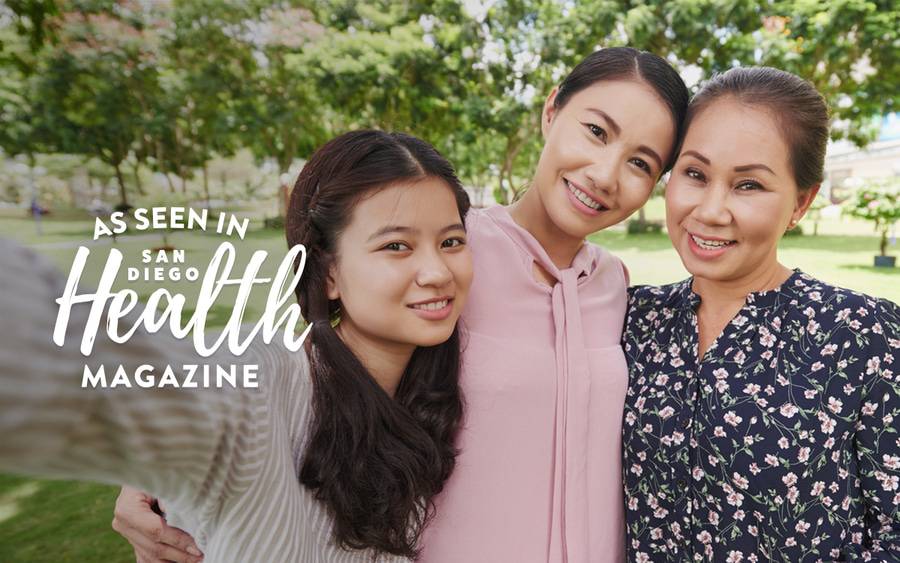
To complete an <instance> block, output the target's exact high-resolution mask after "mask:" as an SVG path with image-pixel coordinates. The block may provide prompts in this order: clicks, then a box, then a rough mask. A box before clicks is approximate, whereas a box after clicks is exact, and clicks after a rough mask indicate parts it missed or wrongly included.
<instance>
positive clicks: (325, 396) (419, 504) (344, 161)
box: [286, 130, 469, 557]
mask: <svg viewBox="0 0 900 563" xmlns="http://www.w3.org/2000/svg"><path fill="white" fill-rule="evenodd" d="M425 178H437V179H440V180H442V181H443V182H444V183H445V184H446V185H447V188H448V189H450V190H451V191H452V192H453V194H454V196H455V199H456V204H457V209H458V211H459V215H460V218H461V219H463V220H464V219H465V216H466V213H467V212H468V210H469V198H468V195H467V194H466V192H465V190H464V189H463V187H462V184H461V183H460V181H459V180H458V178H457V177H456V174H455V172H454V171H453V167H452V166H451V165H450V163H449V162H448V161H447V160H446V159H445V158H444V157H442V156H441V155H440V154H439V153H438V152H437V150H435V149H434V147H432V146H431V145H429V144H428V143H426V142H425V141H422V140H420V139H417V138H415V137H412V136H410V135H405V134H402V133H387V132H384V131H376V130H362V131H353V132H350V133H346V134H344V135H340V136H338V137H336V138H335V139H332V140H331V141H329V142H328V143H326V144H325V145H323V146H322V147H321V148H319V150H317V151H316V152H315V153H314V154H313V155H312V157H310V159H309V161H308V162H307V163H306V165H305V166H304V168H303V170H302V171H301V172H300V175H299V177H298V178H297V182H296V184H295V185H294V189H293V192H292V193H291V197H290V203H289V206H288V210H287V218H286V232H287V241H288V244H289V245H290V246H294V245H296V244H303V245H305V247H306V250H307V259H306V263H305V267H304V271H303V275H302V276H301V279H300V283H299V285H298V287H297V290H296V293H297V298H298V301H299V303H300V306H301V309H302V310H303V311H304V315H305V318H306V320H307V322H309V323H311V324H312V329H311V345H310V347H309V348H310V352H311V353H310V363H311V368H312V379H313V415H312V416H313V419H312V421H311V425H310V436H309V441H308V445H307V448H306V451H305V453H304V460H303V466H302V469H301V473H300V481H301V482H302V483H303V485H304V486H306V487H307V488H309V489H310V490H311V491H313V492H314V494H315V497H316V499H317V500H319V501H320V502H322V503H324V504H325V506H326V507H327V508H328V510H329V512H330V514H331V515H332V516H333V518H334V539H335V541H336V543H337V544H338V545H341V546H343V547H345V548H350V549H372V550H374V553H375V554H381V553H388V554H392V555H399V556H405V557H415V556H416V555H417V553H418V543H419V538H420V536H421V533H422V531H423V530H424V528H425V526H426V525H427V523H428V521H429V520H430V518H431V516H432V515H433V512H434V509H433V498H434V496H435V495H436V494H437V493H439V492H440V491H441V490H442V488H443V486H444V482H445V481H446V480H447V478H448V477H449V476H450V473H451V471H452V470H453V466H454V463H455V459H456V453H457V452H456V448H455V445H454V442H455V437H456V434H457V430H458V428H459V425H460V420H461V417H462V413H463V400H462V395H461V393H460V390H459V369H460V334H459V328H456V329H454V331H453V333H452V335H451V336H450V338H449V339H448V340H447V341H446V342H444V343H442V344H438V345H436V346H430V347H421V346H420V347H418V348H416V350H415V351H414V352H413V355H412V357H411V359H410V361H409V364H408V365H407V367H406V370H405V371H404V373H403V376H402V379H401V381H400V384H399V386H398V388H397V391H396V394H395V396H394V398H393V399H392V398H391V397H390V396H388V394H387V393H386V392H385V391H384V390H383V389H382V388H381V387H380V386H379V385H378V383H377V382H376V381H375V380H374V378H373V377H372V376H371V374H370V373H369V372H368V370H367V369H366V368H365V367H364V366H363V364H362V363H361V362H360V360H359V359H358V358H357V357H356V356H355V355H354V354H353V353H352V351H351V350H350V349H349V348H348V347H347V346H346V344H344V342H343V341H342V340H341V338H340V337H339V336H338V334H337V332H336V331H335V329H334V327H332V323H331V318H332V316H333V315H334V314H335V313H336V312H337V311H339V309H340V303H339V302H338V301H337V300H329V299H328V296H327V293H326V291H327V290H326V287H327V278H328V274H329V269H330V268H331V266H332V264H333V263H334V260H335V257H336V252H337V241H338V239H339V237H340V235H341V232H342V231H343V229H344V228H345V227H346V226H347V224H348V223H349V221H350V219H351V216H352V213H353V208H354V206H355V205H356V203H357V202H358V201H359V200H360V199H361V198H362V197H364V196H365V195H366V194H369V193H371V192H372V191H373V190H378V189H380V188H386V187H388V186H390V185H392V184H396V183H398V182H404V183H409V185H410V188H409V189H415V182H416V181H417V180H422V179H425Z"/></svg>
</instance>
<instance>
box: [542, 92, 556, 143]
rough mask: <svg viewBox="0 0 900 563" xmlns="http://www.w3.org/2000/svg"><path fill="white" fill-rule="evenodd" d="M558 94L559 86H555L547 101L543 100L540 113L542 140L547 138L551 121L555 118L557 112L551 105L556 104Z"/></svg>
mask: <svg viewBox="0 0 900 563" xmlns="http://www.w3.org/2000/svg"><path fill="white" fill-rule="evenodd" d="M558 93H559V86H555V87H554V88H553V90H551V91H550V95H549V96H547V99H546V100H544V109H543V111H541V133H542V134H543V135H544V138H545V139H546V138H547V132H548V131H550V124H551V123H553V119H554V118H555V117H556V112H557V111H558V110H557V109H556V107H555V106H554V105H553V104H554V103H555V102H556V94H558Z"/></svg>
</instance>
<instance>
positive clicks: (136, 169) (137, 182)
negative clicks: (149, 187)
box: [131, 161, 147, 195]
mask: <svg viewBox="0 0 900 563" xmlns="http://www.w3.org/2000/svg"><path fill="white" fill-rule="evenodd" d="M140 168H141V163H140V162H138V161H135V162H134V165H133V166H132V167H131V173H132V175H133V176H134V187H135V188H137V191H138V193H139V194H140V195H147V192H145V191H144V185H143V184H142V183H141V172H140Z"/></svg>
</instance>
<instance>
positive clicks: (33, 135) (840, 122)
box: [0, 0, 900, 202]
mask: <svg viewBox="0 0 900 563" xmlns="http://www.w3.org/2000/svg"><path fill="white" fill-rule="evenodd" d="M8 4H9V10H10V11H9V13H10V14H11V15H10V17H8V18H7V19H6V20H3V19H0V67H2V70H3V72H2V74H0V120H2V125H3V126H2V127H0V147H2V148H3V150H4V151H5V152H6V153H7V154H9V155H16V154H24V155H30V154H35V153H42V152H54V151H56V152H68V153H73V154H79V155H83V156H84V157H85V158H89V157H93V158H97V159H100V160H102V161H103V162H105V163H107V164H108V165H109V166H111V167H112V168H113V169H114V171H115V173H116V178H117V182H118V183H119V186H120V192H121V194H120V199H121V200H122V201H123V202H126V201H127V194H126V188H125V182H124V179H123V178H122V172H121V170H119V166H120V165H121V164H122V163H126V165H128V166H132V167H138V166H144V167H147V168H150V169H152V170H154V171H157V172H160V173H163V174H166V177H167V178H169V177H170V175H174V176H176V177H178V178H180V179H181V191H182V192H184V190H185V187H184V186H185V181H186V180H187V179H189V178H191V177H193V176H195V175H197V176H198V177H200V178H202V184H203V186H204V191H205V193H206V197H207V199H208V198H209V190H210V188H209V183H210V181H209V174H208V169H207V163H209V162H211V161H212V160H213V159H215V158H217V157H219V156H227V155H231V154H233V153H234V152H235V151H237V150H238V149H240V148H242V147H243V148H248V149H250V150H251V151H252V152H253V154H254V155H255V156H256V158H257V159H260V160H264V159H272V160H273V161H274V162H275V163H276V164H277V168H278V169H279V171H280V172H286V171H288V170H290V169H291V166H292V163H294V162H295V161H297V160H298V159H302V158H305V157H307V156H309V154H310V153H311V152H312V151H313V150H314V149H315V147H317V146H319V145H320V144H321V143H322V142H324V141H325V140H326V139H328V138H329V137H331V136H333V135H334V134H337V133H340V132H343V131H346V130H348V129H351V128H357V127H380V128H384V129H399V130H404V131H408V132H410V133H413V134H416V135H418V136H421V137H423V138H425V139H427V140H429V141H431V142H432V143H434V144H435V145H436V146H437V147H438V148H439V149H440V150H441V151H442V152H444V153H445V154H446V155H447V156H448V157H449V158H450V159H451V160H452V161H453V162H454V163H455V164H456V165H457V167H458V169H459V172H460V176H461V177H462V178H463V180H464V181H465V182H466V183H469V184H476V185H478V186H479V187H486V186H491V187H492V190H491V191H492V192H494V194H495V196H496V198H497V199H498V200H499V201H501V202H507V201H511V200H512V199H514V198H515V197H516V196H517V195H518V194H519V193H521V191H522V189H524V188H525V187H526V186H527V184H528V181H529V178H530V175H531V173H532V170H533V168H534V165H535V163H536V161H537V159H538V157H539V154H540V147H541V144H542V138H541V135H540V130H539V127H538V126H539V118H540V112H541V107H542V103H543V101H544V100H545V98H546V96H547V95H548V94H549V92H550V91H551V90H552V88H553V87H554V86H555V85H556V84H558V83H559V81H560V79H561V78H562V77H563V76H564V75H565V73H566V72H567V71H568V70H569V69H571V68H572V66H573V65H574V64H576V63H577V62H578V61H579V60H581V59H582V58H583V57H584V56H585V55H587V54H589V53H590V52H592V51H593V50H595V49H596V48H598V47H601V46H611V45H626V44H627V45H632V46H634V47H637V48H640V49H646V50H650V51H653V52H655V53H657V54H659V55H661V56H664V57H666V58H667V59H668V60H670V61H671V62H672V63H673V64H674V65H675V66H676V67H677V68H679V69H681V70H684V71H685V75H686V76H689V77H693V78H694V79H699V81H696V80H695V81H693V82H694V83H693V84H692V86H693V87H694V88H697V87H698V86H699V85H700V84H701V83H702V79H704V78H707V77H709V76H711V75H712V74H713V73H716V72H721V71H723V70H726V69H728V68H731V67H732V66H734V65H736V64H743V65H751V64H765V65H771V66H776V67H779V68H783V69H785V70H789V71H792V72H795V73H797V74H799V75H800V76H803V77H805V78H808V79H809V80H811V81H812V82H813V83H814V84H815V85H816V87H817V88H818V89H819V90H820V91H821V92H822V93H823V94H824V95H825V96H826V98H827V100H828V101H829V103H830V105H831V107H832V110H833V113H834V117H835V120H834V127H833V135H834V136H835V137H846V138H849V139H851V140H853V141H855V142H856V143H858V144H864V143H866V142H867V141H868V140H870V139H871V138H872V136H873V134H874V128H873V127H872V123H873V118H874V117H877V116H880V115H883V114H885V113H888V112H891V111H896V108H897V101H898V96H900V87H898V86H900V72H898V64H900V63H898V61H900V57H897V56H896V45H897V43H898V41H900V36H898V33H900V32H898V30H900V25H898V20H900V17H898V14H900V8H898V5H897V3H896V2H885V1H880V0H878V1H875V0H837V1H834V2H827V3H826V2H819V1H817V0H802V1H799V2H787V1H784V0H774V1H772V0H748V1H741V2H736V1H734V0H665V1H664V0H645V1H642V2H620V1H615V0H584V1H580V2H558V1H550V0H516V1H512V0H497V1H495V2H485V3H462V2H458V1H455V0H437V1H434V2H423V1H421V0H411V1H408V2H394V1H389V0H376V1H375V2H361V1H357V0H339V1H333V0H303V1H300V0H291V1H283V0H278V1H276V0H253V1H251V2H246V1H240V0H199V1H191V2H188V1H183V0H175V1H173V2H130V1H129V2H121V1H117V2H114V1H109V0H77V1H76V0H57V1H52V0H43V1H38V0H33V1H28V2H8ZM138 176H139V175H136V178H137V179H139V178H138ZM135 187H136V188H138V189H139V186H138V185H136V186H135ZM172 189H174V187H173V188H172Z"/></svg>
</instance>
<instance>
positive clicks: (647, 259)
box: [0, 199, 900, 563]
mask: <svg viewBox="0 0 900 563" xmlns="http://www.w3.org/2000/svg"><path fill="white" fill-rule="evenodd" d="M647 213H648V217H649V218H651V219H660V218H661V217H662V202H661V200H658V199H657V200H653V201H651V202H650V204H649V205H648V210H647ZM805 227H806V230H807V231H812V228H811V227H810V226H808V225H806V226H805ZM42 229H43V234H41V235H38V234H37V233H36V230H35V226H34V224H33V223H32V221H31V220H29V219H23V218H20V217H7V218H2V219H0V236H2V237H10V238H13V239H16V240H18V241H20V242H22V243H24V244H27V245H29V246H32V247H33V248H36V249H37V250H38V251H40V252H41V253H43V254H45V255H47V256H48V257H50V258H51V259H52V260H53V261H54V262H55V263H56V264H58V265H59V266H60V267H61V268H63V269H64V270H65V271H67V270H68V268H69V266H70V265H71V262H72V258H73V257H74V254H75V250H76V248H77V246H78V244H79V243H80V242H84V241H90V239H91V236H92V232H93V221H90V220H86V219H83V218H82V219H72V220H67V221H62V220H53V219H50V218H47V219H45V220H44V221H43V222H42ZM819 232H820V233H822V234H821V235H820V236H816V237H813V236H801V237H789V238H786V239H784V240H783V241H782V244H781V249H780V258H781V260H782V262H783V263H784V264H786V265H787V266H790V267H799V268H801V269H803V270H805V271H806V272H808V273H810V274H812V275H814V276H817V277H819V278H821V279H823V280H826V281H828V282H831V283H835V284H837V285H842V286H846V287H849V288H852V289H855V290H858V291H863V292H866V293H870V294H872V295H877V296H880V297H886V298H888V299H891V300H893V301H895V302H900V268H895V269H893V270H884V269H876V268H873V267H871V264H872V256H873V255H874V254H876V253H877V249H878V239H877V238H876V237H875V236H874V234H873V233H872V232H871V227H870V226H869V225H867V224H865V223H861V222H854V221H846V220H838V219H831V220H827V221H823V222H822V224H821V226H820V230H819ZM169 240H170V242H171V243H172V244H174V245H175V246H176V247H177V248H180V249H184V250H185V253H186V258H187V262H188V263H189V265H198V266H205V264H206V263H207V262H208V261H209V258H210V256H211V255H212V254H213V252H214V250H215V248H216V247H217V246H218V244H219V243H220V242H221V241H222V240H223V239H222V238H221V237H220V236H212V235H208V234H197V233H193V234H191V233H180V234H174V235H171V236H170V238H169ZM229 240H231V241H232V242H233V243H234V244H235V247H236V249H237V260H236V265H235V268H236V271H238V272H241V271H243V267H244V265H245V264H246V263H247V261H248V260H249V257H250V255H251V254H252V252H253V251H255V250H266V251H268V252H269V256H270V258H269V260H268V261H267V263H266V265H265V267H264V268H263V270H262V272H263V274H264V275H271V274H273V273H274V270H275V269H276V268H277V265H278V262H280V258H281V256H282V255H283V253H284V251H285V249H286V245H285V242H284V236H283V234H282V233H281V232H279V231H273V230H262V229H257V230H254V231H251V232H250V233H249V234H248V236H247V238H246V239H245V240H243V241H241V240H239V239H237V238H236V237H233V238H230V239H229ZM592 240H594V241H595V242H597V243H599V244H601V245H603V246H605V247H607V248H608V249H609V250H610V251H612V252H613V253H614V254H616V255H618V256H619V257H621V258H622V259H623V260H624V261H625V263H626V264H627V266H628V268H629V270H630V272H631V279H632V283H635V284H661V283H668V282H673V281H677V280H680V279H683V278H684V277H686V276H687V273H686V272H685V270H684V268H683V267H682V265H681V262H680V260H679V259H678V255H677V254H676V253H675V252H674V251H673V250H672V248H671V246H670V245H669V240H668V238H667V237H666V235H665V234H659V235H640V236H626V235H625V233H624V231H623V230H621V229H610V230H608V231H604V232H602V233H598V234H597V235H594V236H593V237H592ZM161 242H162V238H161V237H160V236H159V235H148V236H143V237H141V238H120V240H119V242H118V243H116V244H115V245H113V244H112V242H111V241H108V240H103V241H99V242H98V244H95V245H91V246H90V248H91V256H90V259H89V261H88V266H87V268H86V272H85V276H84V281H85V282H86V283H87V284H90V285H96V284H97V282H98V280H99V277H100V272H101V268H102V266H103V264H104V263H105V261H106V256H107V254H108V251H109V249H110V248H113V247H115V248H118V249H119V250H121V251H122V252H123V253H124V255H125V263H124V264H123V267H128V266H140V251H141V250H143V249H145V248H148V247H152V246H157V245H159V244H160V243H161ZM892 250H893V249H892ZM894 252H895V253H896V251H895V250H894ZM197 286H198V284H191V283H188V282H179V283H167V284H166V287H167V288H169V289H170V290H172V291H180V292H182V293H184V294H185V295H187V296H194V295H196V293H197V289H198V287H197ZM117 287H130V288H132V289H134V290H136V291H137V292H138V294H139V295H141V296H143V297H144V298H146V296H148V295H149V294H150V293H151V292H152V291H153V290H154V289H156V288H157V287H159V285H158V284H154V283H144V282H138V283H126V282H125V281H124V280H123V279H120V280H119V281H118V283H117ZM235 292H236V288H230V289H228V290H226V291H224V292H223V294H222V295H221V296H220V298H219V300H218V301H217V306H216V307H215V308H214V309H213V311H212V314H211V318H210V319H209V324H210V325H211V326H221V325H222V324H224V323H225V321H226V320H227V319H228V317H229V316H230V312H231V306H230V303H232V302H233V298H234V295H235ZM190 299H191V297H189V300H188V303H189V304H190ZM264 303H265V293H264V292H262V291H257V292H255V295H254V296H253V297H252V298H251V300H250V303H249V307H248V311H247V316H246V320H248V321H249V320H254V319H255V318H257V317H258V316H259V315H260V314H261V313H262V311H263V305H264ZM188 312H190V311H188ZM116 494H117V489H115V488H110V487H106V486H102V485H93V484H85V483H75V482H66V481H41V480H33V479H25V478H19V477H12V476H3V475H0V561H2V562H18V561H23V562H24V561H28V562H47V563H50V562H63V561H79V562H103V563H107V562H119V561H121V562H125V561H132V560H133V554H132V551H131V549H130V547H129V546H128V544H127V543H126V542H125V541H124V540H122V539H121V538H119V536H118V535H116V534H115V533H114V532H113V531H112V530H111V528H110V521H111V520H112V508H113V504H114V502H115V497H116Z"/></svg>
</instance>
